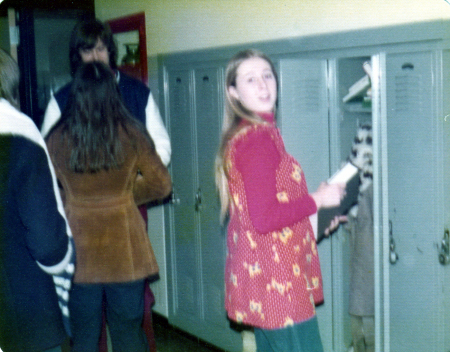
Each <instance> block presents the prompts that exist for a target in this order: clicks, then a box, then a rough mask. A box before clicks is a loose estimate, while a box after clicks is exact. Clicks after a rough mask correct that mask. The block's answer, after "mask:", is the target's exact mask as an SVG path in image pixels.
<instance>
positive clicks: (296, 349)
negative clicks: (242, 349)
mask: <svg viewBox="0 0 450 352" xmlns="http://www.w3.org/2000/svg"><path fill="white" fill-rule="evenodd" d="M255 340H256V347H257V351H258V352H286V351H289V352H323V347H322V340H321V339H320V333H319V324H318V323H317V317H313V318H312V319H309V320H306V321H304V322H302V323H299V324H295V325H294V326H288V327H286V328H282V329H274V330H267V329H258V328H255Z"/></svg>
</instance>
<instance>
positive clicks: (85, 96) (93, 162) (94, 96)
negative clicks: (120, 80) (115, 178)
mask: <svg viewBox="0 0 450 352" xmlns="http://www.w3.org/2000/svg"><path fill="white" fill-rule="evenodd" d="M60 125H62V138H67V140H68V143H69V145H70V147H71V158H70V162H69V168H70V169H71V170H72V171H74V172H81V173H83V172H98V171H100V170H108V169H111V168H119V167H120V166H121V164H122V163H123V162H124V160H125V159H124V158H125V156H124V155H123V150H122V144H121V142H120V139H119V127H121V128H123V130H124V131H125V132H126V133H128V129H127V126H130V125H131V126H134V127H136V128H137V129H138V130H140V131H141V132H142V133H143V134H144V135H145V136H147V137H148V139H149V140H150V141H151V138H150V136H149V135H148V132H147V130H146V129H145V126H144V125H143V124H142V123H141V122H140V121H138V120H137V119H135V118H134V117H133V116H132V115H131V114H130V113H129V112H128V109H127V108H126V107H125V105H124V103H123V101H122V97H121V94H120V91H119V88H118V85H117V82H116V78H115V75H114V72H113V71H112V70H111V68H110V67H108V66H106V65H105V64H103V63H101V62H90V63H86V64H83V65H82V66H80V67H79V68H78V70H77V72H76V74H75V77H74V80H73V84H72V87H71V92H70V95H69V99H68V102H67V105H66V107H65V109H64V110H63V112H62V115H61V119H60V122H59V123H58V124H57V125H56V126H55V127H54V128H55V129H56V128H58V126H60ZM151 143H152V144H153V142H152V141H151Z"/></svg>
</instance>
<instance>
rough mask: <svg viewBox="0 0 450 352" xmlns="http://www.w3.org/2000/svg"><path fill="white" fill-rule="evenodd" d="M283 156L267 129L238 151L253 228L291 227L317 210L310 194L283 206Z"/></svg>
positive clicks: (266, 229)
mask: <svg viewBox="0 0 450 352" xmlns="http://www.w3.org/2000/svg"><path fill="white" fill-rule="evenodd" d="M280 161H281V156H280V153H279V152H278V149H277V147H276V145H275V143H274V142H273V140H272V138H271V135H270V133H269V132H268V131H267V130H263V131H256V132H254V133H250V134H249V135H248V138H246V139H245V140H243V141H242V142H241V143H239V145H237V148H236V168H237V169H238V171H239V172H240V173H241V175H242V178H243V181H244V188H245V193H246V197H247V206H248V211H249V215H250V219H251V221H252V223H253V226H254V227H255V229H256V230H257V231H258V232H259V233H268V232H271V231H276V230H280V229H282V228H284V227H286V226H290V225H292V224H294V223H296V222H298V221H300V220H301V219H303V218H304V217H307V216H310V215H311V214H314V213H315V212H316V211H317V207H316V203H315V202H314V200H313V198H312V197H311V196H310V195H306V196H304V197H302V198H299V199H297V200H294V201H291V202H288V203H280V202H279V201H278V199H277V189H276V171H277V169H278V167H279V164H280Z"/></svg>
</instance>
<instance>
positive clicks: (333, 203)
mask: <svg viewBox="0 0 450 352" xmlns="http://www.w3.org/2000/svg"><path fill="white" fill-rule="evenodd" d="M344 196H345V183H334V184H331V185H330V184H328V183H326V182H322V183H321V184H320V186H319V188H317V191H316V192H314V193H311V197H312V198H313V199H314V201H315V202H316V206H317V209H320V208H333V207H337V206H338V205H339V204H341V201H342V199H343V198H344Z"/></svg>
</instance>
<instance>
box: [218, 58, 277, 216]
mask: <svg viewBox="0 0 450 352" xmlns="http://www.w3.org/2000/svg"><path fill="white" fill-rule="evenodd" d="M255 57H256V58H261V59H263V60H265V61H267V63H268V64H269V65H270V68H271V70H272V72H273V75H274V77H275V80H276V83H277V87H278V75H277V72H276V70H275V66H274V64H273V62H272V61H271V60H270V58H269V57H268V56H267V55H265V54H264V53H263V52H261V51H259V50H256V49H247V50H243V51H240V52H238V53H237V54H236V55H234V56H233V57H232V58H231V59H230V61H229V62H228V65H227V68H226V70H225V97H226V99H225V111H224V118H223V124H222V138H221V141H220V146H219V152H218V154H217V157H216V165H215V167H216V170H215V174H216V186H217V189H218V190H219V195H220V201H221V219H222V220H224V218H225V215H226V213H227V211H228V206H229V202H230V197H229V194H228V182H227V169H226V165H225V163H224V157H225V150H226V147H227V144H228V142H229V141H230V140H231V139H232V138H233V136H234V135H235V134H236V133H237V132H238V131H239V125H240V122H241V121H243V120H245V121H247V122H249V123H250V124H259V123H265V121H264V119H262V118H261V117H260V116H258V115H257V114H256V113H255V112H254V111H250V110H248V109H246V108H245V107H244V106H243V104H242V103H241V102H240V101H239V100H238V99H236V98H235V97H233V96H232V95H231V94H230V93H229V88H230V87H236V77H237V73H238V72H237V71H238V69H239V66H240V65H241V64H242V63H243V62H244V61H246V60H248V59H251V58H255ZM274 110H276V107H274ZM274 113H276V111H274Z"/></svg>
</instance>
